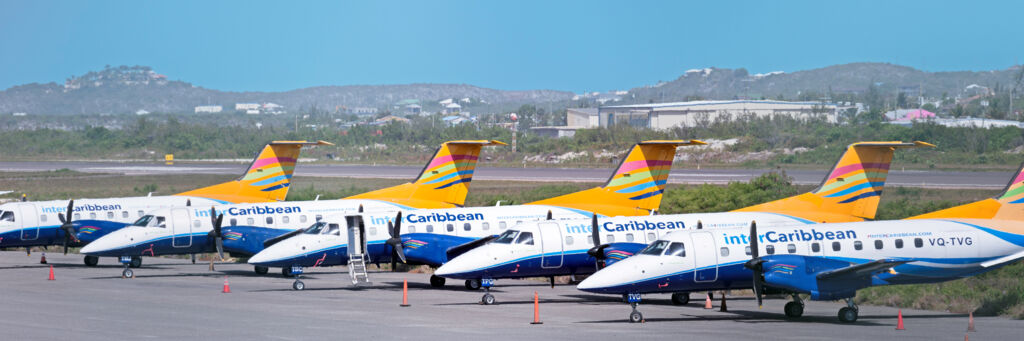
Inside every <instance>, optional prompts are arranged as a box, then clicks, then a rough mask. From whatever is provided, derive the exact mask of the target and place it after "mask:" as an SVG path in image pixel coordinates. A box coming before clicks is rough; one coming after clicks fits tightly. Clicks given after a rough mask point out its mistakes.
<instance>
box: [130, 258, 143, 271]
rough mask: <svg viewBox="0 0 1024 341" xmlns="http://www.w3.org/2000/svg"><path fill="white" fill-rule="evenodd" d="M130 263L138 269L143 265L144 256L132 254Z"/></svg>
mask: <svg viewBox="0 0 1024 341" xmlns="http://www.w3.org/2000/svg"><path fill="white" fill-rule="evenodd" d="M128 265H129V266H131V267H133V268H136V269H138V268H141V267H142V257H140V256H132V261H131V262H130V263H128Z"/></svg>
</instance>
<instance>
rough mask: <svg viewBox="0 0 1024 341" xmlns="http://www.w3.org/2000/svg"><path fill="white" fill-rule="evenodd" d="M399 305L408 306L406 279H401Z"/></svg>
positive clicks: (407, 282) (407, 283) (407, 281)
mask: <svg viewBox="0 0 1024 341" xmlns="http://www.w3.org/2000/svg"><path fill="white" fill-rule="evenodd" d="M399 306H400V307H408V306H409V280H408V279H402V304H400V305H399Z"/></svg>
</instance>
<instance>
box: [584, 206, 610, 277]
mask: <svg viewBox="0 0 1024 341" xmlns="http://www.w3.org/2000/svg"><path fill="white" fill-rule="evenodd" d="M590 232H591V238H592V239H593V240H594V247H592V248H590V250H587V254H588V255H590V256H591V257H594V259H596V260H597V268H598V269H603V268H604V264H605V259H607V258H608V257H607V256H606V255H605V254H604V249H605V248H606V247H609V246H610V245H608V244H601V231H600V230H599V229H598V226H597V213H592V214H591V218H590Z"/></svg>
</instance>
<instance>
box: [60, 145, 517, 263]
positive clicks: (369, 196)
mask: <svg viewBox="0 0 1024 341" xmlns="http://www.w3.org/2000/svg"><path fill="white" fill-rule="evenodd" d="M490 145H504V143H502V142H500V141H490V140H460V141H449V142H446V143H444V144H442V145H441V146H440V147H439V148H438V149H437V151H436V152H435V153H434V155H433V157H432V158H431V160H430V161H429V162H428V163H427V165H426V167H424V168H423V170H422V171H421V172H420V174H419V176H417V178H416V180H415V181H414V182H411V183H404V184H401V185H397V186H393V187H389V188H384V189H379V190H376V191H371V192H367V193H363V194H359V195H354V196H350V197H347V198H344V199H338V200H313V201H291V202H276V203H260V204H231V205H206V206H204V207H200V206H197V205H193V207H176V208H162V209H157V210H152V211H149V212H147V213H146V214H145V215H144V216H142V217H140V218H138V220H137V221H136V222H135V223H133V224H132V225H131V226H129V227H127V228H123V229H120V230H118V231H115V232H113V233H110V234H108V235H106V236H104V237H101V238H99V239H97V240H95V241H93V242H92V243H89V245H86V246H85V247H84V248H82V249H81V251H80V252H81V253H84V254H88V255H92V256H114V257H121V258H122V259H125V257H141V256H146V255H148V256H157V255H170V254H195V253H203V252H214V251H216V252H217V253H218V254H220V256H221V258H223V257H224V250H227V251H228V252H230V253H231V254H232V255H233V256H246V255H252V254H255V253H257V252H259V251H260V250H262V248H263V244H264V242H266V241H268V240H272V239H273V238H275V237H282V238H287V237H286V236H288V233H289V232H293V231H297V229H298V228H299V227H305V226H309V225H310V224H313V223H315V222H317V221H318V220H320V219H321V218H323V217H324V216H327V215H331V214H334V213H348V214H353V213H357V212H359V211H362V210H363V209H368V210H372V211H380V212H397V211H398V210H413V209H415V208H442V207H457V206H461V205H463V204H464V203H465V198H466V194H467V193H468V188H469V187H468V186H469V182H470V181H471V180H472V176H473V170H474V169H475V167H476V163H477V158H478V155H479V154H480V149H481V148H483V147H484V146H490ZM225 218H226V221H225V220H224V219H225ZM225 223H226V226H222V224H225ZM254 271H255V272H256V273H258V274H265V273H267V272H268V271H269V269H268V268H267V267H262V266H257V267H255V268H254ZM282 274H285V275H289V274H290V272H289V269H283V270H282ZM122 275H124V277H126V278H131V277H133V276H134V272H133V271H131V270H130V269H128V268H127V267H126V268H125V269H124V271H123V272H122Z"/></svg>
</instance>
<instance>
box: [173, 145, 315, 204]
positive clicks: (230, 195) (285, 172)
mask: <svg viewBox="0 0 1024 341" xmlns="http://www.w3.org/2000/svg"><path fill="white" fill-rule="evenodd" d="M321 145H331V143H328V142H324V141H317V142H306V141H274V142H271V143H269V144H267V145H266V146H265V147H263V150H261V151H260V153H259V154H257V155H256V158H255V159H253V160H252V163H251V164H249V169H247V170H246V171H245V174H242V177H240V178H238V179H237V180H234V181H229V182H225V183H221V184H216V185H213V186H208V187H203V188H200V189H195V190H191V191H188V192H182V193H178V194H175V195H186V196H196V197H203V198H209V199H213V200H220V201H223V202H225V203H246V202H267V201H283V200H284V199H285V197H286V196H288V186H289V185H291V180H292V172H294V171H295V163H296V162H297V161H298V159H299V151H300V150H302V147H304V146H321Z"/></svg>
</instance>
